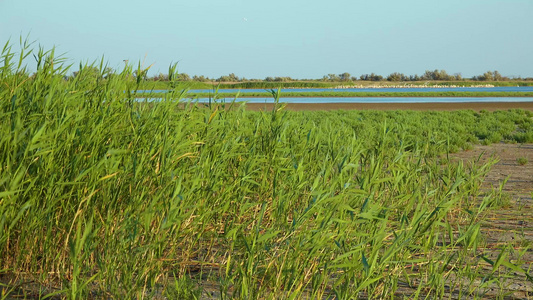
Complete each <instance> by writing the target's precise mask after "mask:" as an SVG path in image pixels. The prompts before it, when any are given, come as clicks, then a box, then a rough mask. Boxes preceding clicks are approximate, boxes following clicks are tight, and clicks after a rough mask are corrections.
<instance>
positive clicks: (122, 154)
mask: <svg viewBox="0 0 533 300" xmlns="http://www.w3.org/2000/svg"><path fill="white" fill-rule="evenodd" d="M30 53H31V54H34V55H35V58H36V59H37V62H38V68H37V72H36V73H35V74H33V75H29V73H28V71H27V70H26V68H25V67H24V60H25V59H26V57H29V56H30ZM32 56H33V55H32ZM1 57H2V62H3V66H1V67H0V100H1V101H0V122H1V127H0V283H1V286H0V289H1V294H0V295H1V299H6V298H9V297H28V298H46V297H60V298H72V299H76V298H126V299H129V298H179V299H186V298H189V299H195V298H202V297H215V298H221V299H227V298H237V299H257V298H288V299H299V298H309V299H322V298H329V299H331V298H335V299H353V298H393V297H397V296H398V295H400V296H401V295H403V296H405V297H408V298H419V297H431V298H444V297H449V295H451V294H454V295H457V296H458V297H460V298H461V297H463V298H466V297H471V298H482V297H484V296H486V295H489V294H490V295H493V294H494V293H495V295H496V296H500V297H503V296H504V295H506V294H507V293H508V292H509V284H510V282H511V281H512V280H511V279H513V278H519V279H521V280H523V281H525V282H528V280H529V282H530V283H531V280H532V279H531V277H530V275H529V272H530V270H529V269H528V268H529V267H528V265H527V262H525V261H523V260H522V256H523V253H525V251H527V247H523V248H522V249H520V251H519V253H514V252H513V254H512V255H511V254H510V252H509V249H508V248H507V247H501V249H499V250H498V251H499V252H500V253H502V254H501V255H499V256H497V257H495V258H494V257H492V256H490V255H488V254H487V253H485V250H484V249H486V247H485V246H486V245H485V241H484V239H483V237H482V236H481V234H480V224H481V222H482V221H483V216H484V212H485V211H487V210H490V209H491V208H493V207H495V206H497V203H498V199H500V198H501V194H500V193H498V191H497V190H495V191H492V192H490V191H489V192H486V191H481V189H480V186H481V183H482V181H483V178H484V176H485V175H486V173H487V172H488V170H489V169H490V166H491V164H493V163H494V162H495V160H490V161H489V162H488V163H485V164H481V163H479V162H472V164H468V165H466V164H463V163H461V162H453V161H451V160H450V161H449V162H448V163H447V164H445V165H444V166H443V164H442V159H443V157H445V156H446V155H447V153H450V152H453V151H458V150H460V149H461V148H465V149H468V148H469V147H471V146H472V144H475V143H478V142H487V143H488V142H495V141H496V140H497V139H498V138H499V139H500V140H504V139H515V140H516V139H517V138H522V139H524V140H528V141H529V140H531V138H532V133H533V130H532V129H533V121H532V119H531V117H532V116H531V113H530V112H527V111H523V110H514V111H506V112H495V113H488V112H474V111H460V112H439V113H437V112H425V113H415V112H409V111H397V112H378V111H367V112H357V111H336V112H289V111H285V110H283V106H282V105H278V106H276V107H275V109H274V110H272V111H270V112H252V111H247V110H245V108H244V106H242V105H239V104H237V103H226V104H221V103H219V102H217V99H216V97H215V98H214V99H213V102H212V103H209V104H207V105H195V104H192V103H190V102H187V101H185V100H184V97H185V95H186V93H185V92H184V91H180V90H178V89H175V90H174V92H172V93H168V94H165V96H164V99H162V100H161V101H158V102H146V101H145V102H139V101H138V100H137V98H138V95H136V93H135V92H132V91H136V90H139V87H140V85H141V84H142V83H143V77H144V76H143V74H145V72H146V70H145V69H143V68H142V67H141V66H140V65H139V66H138V67H137V68H136V70H134V69H133V67H132V66H130V65H127V66H126V67H125V68H124V70H122V71H121V72H120V73H117V74H115V75H114V76H109V77H107V78H105V77H106V76H105V72H106V71H105V70H106V66H105V64H103V63H101V64H100V65H99V66H97V67H98V68H99V70H100V71H101V74H100V76H98V77H96V78H94V77H85V76H84V70H85V69H87V67H91V68H92V67H94V66H80V71H79V72H80V73H79V74H78V76H76V77H75V78H73V79H69V80H66V79H65V75H66V73H67V72H68V70H69V67H68V66H65V65H64V60H63V59H62V58H61V57H55V56H54V51H53V50H51V51H44V50H43V49H39V50H38V51H35V52H33V53H32V52H31V51H30V50H29V46H28V45H25V46H24V47H22V51H21V53H19V54H17V56H15V54H14V52H12V51H11V46H10V45H9V44H6V46H5V47H4V48H3V51H2V56H1ZM169 73H170V74H171V75H172V74H175V66H171V68H170V70H169ZM171 78H172V76H171ZM171 80H172V79H171ZM272 94H273V97H274V98H276V99H278V100H279V94H278V93H277V92H276V91H273V92H272ZM421 124H423V125H421ZM483 130H486V131H483ZM493 134H499V136H496V137H494V136H493ZM499 197H500V198H499Z"/></svg>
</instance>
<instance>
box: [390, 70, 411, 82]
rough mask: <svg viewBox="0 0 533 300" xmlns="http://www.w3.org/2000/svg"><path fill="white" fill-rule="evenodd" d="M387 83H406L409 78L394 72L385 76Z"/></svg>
mask: <svg viewBox="0 0 533 300" xmlns="http://www.w3.org/2000/svg"><path fill="white" fill-rule="evenodd" d="M387 80H388V81H407V80H409V77H407V76H405V75H404V74H402V73H398V72H394V73H392V74H390V75H389V76H387Z"/></svg>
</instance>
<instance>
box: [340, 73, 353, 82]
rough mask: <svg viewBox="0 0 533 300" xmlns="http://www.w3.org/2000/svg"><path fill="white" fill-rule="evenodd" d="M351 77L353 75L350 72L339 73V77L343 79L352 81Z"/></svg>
mask: <svg viewBox="0 0 533 300" xmlns="http://www.w3.org/2000/svg"><path fill="white" fill-rule="evenodd" d="M350 77H351V75H350V73H348V72H344V73H342V74H339V79H340V80H341V81H350Z"/></svg>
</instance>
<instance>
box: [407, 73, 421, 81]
mask: <svg viewBox="0 0 533 300" xmlns="http://www.w3.org/2000/svg"><path fill="white" fill-rule="evenodd" d="M409 80H410V81H420V80H422V79H421V78H420V76H418V75H416V74H415V75H411V76H409Z"/></svg>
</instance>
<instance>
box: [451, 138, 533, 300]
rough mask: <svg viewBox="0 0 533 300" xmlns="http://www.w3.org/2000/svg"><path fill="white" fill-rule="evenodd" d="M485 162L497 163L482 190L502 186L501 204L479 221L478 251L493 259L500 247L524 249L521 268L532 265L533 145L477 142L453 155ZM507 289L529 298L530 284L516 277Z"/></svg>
mask: <svg viewBox="0 0 533 300" xmlns="http://www.w3.org/2000/svg"><path fill="white" fill-rule="evenodd" d="M479 157H481V159H480V161H482V162H485V161H487V160H488V159H489V158H491V157H495V158H497V159H498V162H497V163H496V164H495V165H494V166H493V167H492V168H491V170H490V172H489V173H488V175H487V177H486V178H485V181H484V183H483V189H484V190H485V191H488V190H490V189H493V188H494V189H499V188H500V186H501V185H502V184H503V183H504V182H505V184H504V185H503V189H502V201H501V207H499V208H496V209H492V210H489V211H488V212H487V214H486V217H485V220H486V221H485V222H484V223H483V224H482V227H481V232H482V234H483V237H484V239H485V241H486V242H487V246H486V248H484V249H481V250H480V251H483V252H484V253H485V254H488V256H489V257H492V258H494V259H495V258H496V257H497V255H498V254H499V250H500V249H502V248H503V247H506V246H507V247H512V248H513V249H515V250H516V251H520V250H524V249H527V248H529V249H527V251H526V254H525V255H524V257H523V260H524V261H525V264H524V265H523V266H522V267H523V268H524V269H526V270H527V269H529V270H530V273H531V268H532V267H533V249H531V245H532V243H533V200H532V197H533V144H503V143H500V144H492V145H488V146H482V145H478V146H475V147H474V149H472V150H470V151H463V152H459V153H456V154H453V158H455V159H461V160H463V161H464V162H465V163H466V164H468V163H469V162H471V161H474V160H477V159H478V158H479ZM518 158H526V159H527V161H528V162H527V163H526V164H524V165H520V164H519V163H518V162H517V160H518ZM506 284H507V285H508V287H507V288H508V289H509V291H510V295H509V299H532V298H533V283H531V282H528V281H527V279H526V278H524V277H520V276H517V278H514V279H511V280H509V282H507V283H506Z"/></svg>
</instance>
